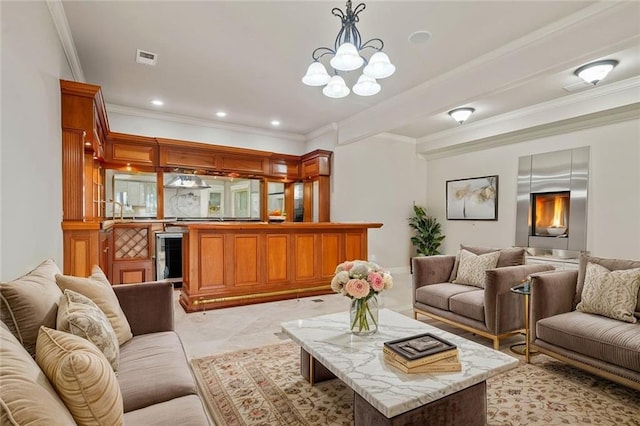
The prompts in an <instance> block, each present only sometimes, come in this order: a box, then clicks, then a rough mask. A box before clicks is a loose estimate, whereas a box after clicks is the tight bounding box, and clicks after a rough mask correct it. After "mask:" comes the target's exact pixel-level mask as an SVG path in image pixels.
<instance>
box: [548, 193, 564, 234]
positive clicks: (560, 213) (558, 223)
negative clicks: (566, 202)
mask: <svg viewBox="0 0 640 426" xmlns="http://www.w3.org/2000/svg"><path fill="white" fill-rule="evenodd" d="M563 219H564V208H563V203H562V198H560V197H555V200H554V205H553V221H551V226H553V227H554V228H558V227H563V226H564V220H563Z"/></svg>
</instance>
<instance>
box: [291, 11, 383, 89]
mask: <svg viewBox="0 0 640 426" xmlns="http://www.w3.org/2000/svg"><path fill="white" fill-rule="evenodd" d="M365 7H366V6H365V4H364V3H360V4H359V5H357V6H356V8H355V9H351V0H348V1H347V5H346V12H343V11H342V10H341V9H338V8H337V7H334V8H333V9H331V14H332V15H333V16H337V17H338V18H340V21H341V23H342V27H341V28H340V31H339V32H338V35H337V36H336V40H335V42H334V44H333V49H331V48H329V47H319V48H317V49H316V50H314V51H313V53H312V54H311V57H312V58H313V63H311V65H309V68H307V73H306V74H305V75H304V77H302V82H303V83H304V84H306V85H307V86H325V87H324V88H323V89H322V93H324V94H325V95H326V96H328V97H330V98H343V97H345V96H347V95H348V94H349V93H351V90H350V89H349V88H348V87H347V85H346V83H345V81H344V79H343V78H342V77H341V76H339V75H338V71H353V70H357V69H358V68H360V67H361V66H363V65H365V67H364V68H363V70H362V75H361V76H360V78H358V82H357V83H356V84H355V85H354V86H353V93H355V94H356V95H359V96H372V95H375V94H376V93H378V92H379V91H380V84H378V82H377V81H376V80H378V79H381V78H386V77H389V76H390V75H392V74H393V73H394V72H395V71H396V67H395V65H393V64H392V63H391V61H389V57H388V56H387V55H386V54H385V53H383V52H382V48H383V47H384V43H383V42H382V40H380V39H379V38H372V39H371V40H368V41H366V42H364V43H363V42H362V38H361V37H360V31H358V28H356V23H358V22H359V21H360V17H359V16H358V15H359V14H360V12H362V11H363V10H364V9H365ZM366 49H372V50H374V51H375V53H374V54H373V55H371V57H370V58H369V59H368V60H367V59H366V58H365V57H364V56H362V52H363V51H364V50H366ZM327 55H332V56H333V57H332V58H331V60H330V61H329V64H330V65H331V67H332V68H333V70H334V71H333V74H334V75H333V76H330V75H329V73H327V69H326V68H325V66H324V65H323V64H322V63H321V62H319V61H320V59H321V58H323V57H325V56H327Z"/></svg>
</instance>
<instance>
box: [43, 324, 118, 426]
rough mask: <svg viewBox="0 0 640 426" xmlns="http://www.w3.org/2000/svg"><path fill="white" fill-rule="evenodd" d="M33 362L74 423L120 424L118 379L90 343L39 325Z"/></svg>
mask: <svg viewBox="0 0 640 426" xmlns="http://www.w3.org/2000/svg"><path fill="white" fill-rule="evenodd" d="M36 362H37V363H38V365H39V366H40V368H42V371H44V374H46V376H47V377H48V378H49V381H50V382H51V383H52V384H53V387H54V388H56V391H57V392H58V395H60V397H61V398H62V400H63V401H64V403H65V405H66V406H67V408H68V409H69V411H70V412H71V415H72V416H73V418H74V419H75V420H76V422H77V423H78V424H80V425H86V424H100V425H120V424H122V422H123V417H124V406H123V404H122V394H121V393H120V385H119V384H118V379H116V375H115V373H114V372H113V369H112V368H111V365H109V361H107V359H106V358H105V357H104V355H103V354H102V352H100V350H99V349H98V348H97V347H96V346H95V345H94V344H93V343H91V342H89V341H88V340H85V339H83V338H82V337H78V336H74V335H73V334H69V333H65V332H63V331H58V330H53V329H50V328H47V327H40V332H39V333H38V341H37V343H36Z"/></svg>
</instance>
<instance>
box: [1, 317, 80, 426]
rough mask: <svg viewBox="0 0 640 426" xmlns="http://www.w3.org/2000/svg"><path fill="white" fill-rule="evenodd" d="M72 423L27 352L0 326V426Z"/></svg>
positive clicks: (42, 373)
mask: <svg viewBox="0 0 640 426" xmlns="http://www.w3.org/2000/svg"><path fill="white" fill-rule="evenodd" d="M0 324H3V323H0ZM75 424H76V422H75V421H74V420H73V417H72V416H71V413H70V412H69V410H67V407H65V405H64V403H63V402H62V400H61V399H60V397H59V396H58V394H57V393H56V391H55V389H53V387H52V386H51V384H50V383H49V380H48V379H47V376H45V374H44V372H43V371H42V370H41V369H40V367H39V366H38V364H36V362H35V361H34V359H33V358H32V357H31V355H29V352H27V351H26V350H25V349H24V347H23V346H22V344H21V343H20V342H19V341H18V339H16V337H15V336H14V335H13V334H11V332H10V331H9V330H8V329H7V328H5V327H3V326H0V425H3V426H4V425H7V426H9V425H33V426H35V425H56V426H66V425H69V426H71V425H75Z"/></svg>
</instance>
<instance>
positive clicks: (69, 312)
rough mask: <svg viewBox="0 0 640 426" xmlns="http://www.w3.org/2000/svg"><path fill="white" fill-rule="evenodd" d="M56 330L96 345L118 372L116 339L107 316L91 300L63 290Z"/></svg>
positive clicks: (118, 350)
mask: <svg viewBox="0 0 640 426" xmlns="http://www.w3.org/2000/svg"><path fill="white" fill-rule="evenodd" d="M56 328H57V329H58V330H60V331H64V332H66V333H71V334H75V335H76V336H80V337H82V338H83V339H87V340H88V341H90V342H91V343H93V344H94V345H96V346H97V347H98V349H100V351H102V353H103V354H104V356H105V357H106V358H107V361H109V364H111V367H113V371H117V370H118V361H119V360H120V346H118V337H117V336H116V332H115V331H113V327H112V326H111V323H110V322H109V319H108V318H107V316H106V315H105V314H104V312H102V311H101V310H100V308H98V306H96V304H95V303H93V302H92V301H91V299H89V298H88V297H86V296H83V295H81V294H80V293H76V292H75V291H72V290H65V291H64V294H63V295H62V297H61V298H60V305H59V306H58V320H57V321H56Z"/></svg>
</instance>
